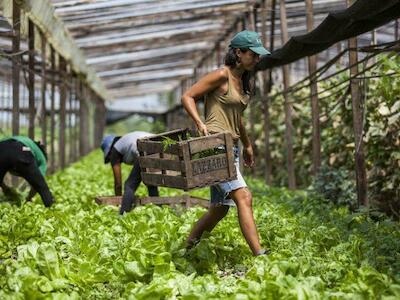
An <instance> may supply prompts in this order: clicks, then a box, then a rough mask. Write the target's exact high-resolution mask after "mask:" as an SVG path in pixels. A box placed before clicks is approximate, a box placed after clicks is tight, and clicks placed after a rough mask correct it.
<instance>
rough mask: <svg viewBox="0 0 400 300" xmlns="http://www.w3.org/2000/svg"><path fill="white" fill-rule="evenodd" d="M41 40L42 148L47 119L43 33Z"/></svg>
mask: <svg viewBox="0 0 400 300" xmlns="http://www.w3.org/2000/svg"><path fill="white" fill-rule="evenodd" d="M40 38H41V48H42V49H41V52H42V91H41V100H42V115H41V118H40V120H41V122H42V126H41V127H42V143H43V145H44V147H46V146H47V117H46V86H47V84H46V59H47V58H46V37H45V36H44V34H43V33H41V35H40Z"/></svg>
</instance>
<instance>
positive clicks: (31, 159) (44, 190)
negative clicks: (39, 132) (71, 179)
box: [0, 136, 54, 207]
mask: <svg viewBox="0 0 400 300" xmlns="http://www.w3.org/2000/svg"><path fill="white" fill-rule="evenodd" d="M46 170H47V154H46V150H45V148H44V146H43V145H42V144H41V143H40V142H35V141H33V140H31V139H30V138H28V137H25V136H13V137H10V138H7V139H3V140H1V141H0V186H1V188H2V189H3V192H4V194H12V189H11V188H10V187H8V186H7V185H6V184H5V183H4V182H3V180H4V176H5V175H6V173H7V172H10V173H11V174H13V175H16V176H19V177H22V178H24V179H25V180H26V181H27V182H28V183H29V184H30V185H31V190H30V192H29V194H28V197H27V201H30V200H31V199H32V197H33V196H34V195H35V194H36V192H37V193H39V195H40V197H41V198H42V200H43V203H44V205H45V206H46V207H50V206H51V205H52V204H53V202H54V198H53V195H52V194H51V192H50V190H49V187H48V186H47V183H46V180H45V179H44V176H45V174H46Z"/></svg>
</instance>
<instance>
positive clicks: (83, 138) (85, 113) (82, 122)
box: [79, 80, 89, 156]
mask: <svg viewBox="0 0 400 300" xmlns="http://www.w3.org/2000/svg"><path fill="white" fill-rule="evenodd" d="M79 86H80V89H79V90H80V93H79V94H80V98H79V141H80V142H79V144H80V148H79V152H80V155H81V156H85V155H86V154H87V153H89V107H88V98H87V97H88V93H87V89H86V85H85V84H84V83H83V82H82V80H80V81H79Z"/></svg>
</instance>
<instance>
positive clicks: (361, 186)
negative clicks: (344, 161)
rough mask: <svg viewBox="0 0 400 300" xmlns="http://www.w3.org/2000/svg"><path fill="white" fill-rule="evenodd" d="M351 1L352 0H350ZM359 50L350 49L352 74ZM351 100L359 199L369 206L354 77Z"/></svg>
mask: <svg viewBox="0 0 400 300" xmlns="http://www.w3.org/2000/svg"><path fill="white" fill-rule="evenodd" d="M349 2H350V1H349ZM356 47H357V38H356V37H355V38H351V39H349V48H350V49H355V48H356ZM357 54H358V53H357V51H354V50H351V51H349V65H353V67H351V68H350V76H356V74H357V73H358V65H356V63H357V61H358V55H357ZM350 90H351V101H352V110H353V130H354V137H355V165H356V179H357V199H358V204H359V205H360V204H361V205H365V206H368V198H367V173H366V169H365V158H364V149H363V148H364V147H363V110H364V109H365V108H364V107H363V104H362V102H361V93H360V79H356V78H353V79H351V80H350Z"/></svg>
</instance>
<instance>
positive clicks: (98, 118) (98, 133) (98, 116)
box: [95, 95, 105, 148]
mask: <svg viewBox="0 0 400 300" xmlns="http://www.w3.org/2000/svg"><path fill="white" fill-rule="evenodd" d="M95 102H96V111H95V122H96V127H95V147H96V148H97V147H99V146H100V144H101V140H102V138H103V131H104V123H105V118H104V111H105V110H104V103H103V101H102V99H101V98H100V97H99V96H97V95H95Z"/></svg>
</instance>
